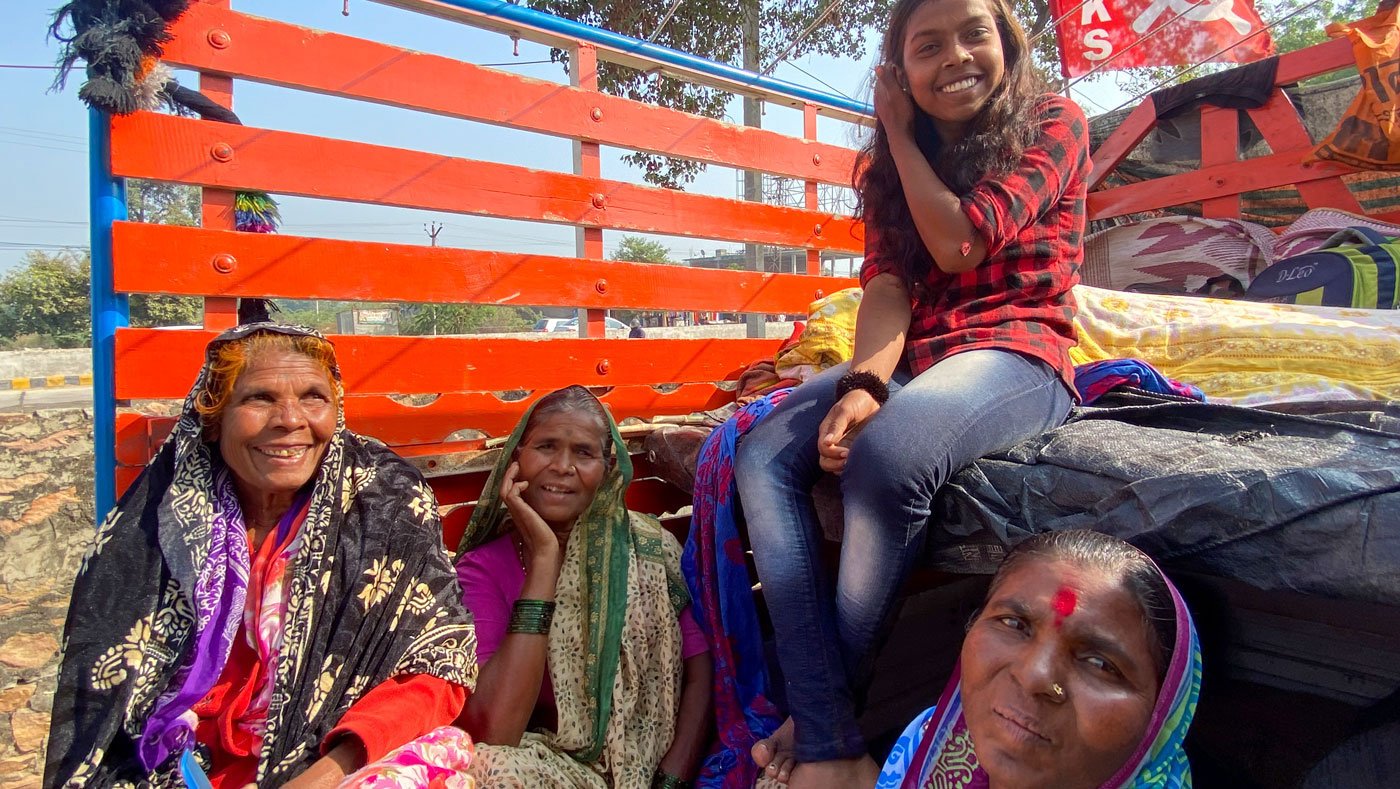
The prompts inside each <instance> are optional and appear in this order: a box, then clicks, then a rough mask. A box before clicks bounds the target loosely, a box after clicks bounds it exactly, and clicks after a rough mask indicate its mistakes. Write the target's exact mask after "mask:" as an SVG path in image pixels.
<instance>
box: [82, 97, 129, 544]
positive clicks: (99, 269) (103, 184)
mask: <svg viewBox="0 0 1400 789" xmlns="http://www.w3.org/2000/svg"><path fill="white" fill-rule="evenodd" d="M111 145H112V136H111V129H110V128H109V127H108V125H107V115H106V113H103V112H101V111H99V110H94V109H89V110H88V219H89V225H90V228H91V233H92V240H91V249H92V270H91V282H92V284H91V288H92V290H91V294H90V296H89V300H90V303H91V309H92V406H93V413H92V443H93V450H94V455H95V456H96V458H97V462H96V469H95V471H96V474H97V476H96V480H95V488H96V491H95V493H94V498H95V503H96V505H97V522H98V523H101V522H102V519H103V518H105V517H106V516H107V511H108V510H110V509H111V508H112V505H114V504H115V503H116V489H117V481H116V476H117V399H116V384H117V381H116V372H117V357H116V350H117V349H116V335H117V328H118V327H122V326H126V325H127V324H128V322H129V320H130V312H129V310H128V308H127V299H126V296H125V295H121V294H118V293H116V292H115V291H114V290H113V289H112V288H113V286H112V223H113V222H116V221H120V220H123V219H126V180H125V179H123V178H114V177H112V150H111Z"/></svg>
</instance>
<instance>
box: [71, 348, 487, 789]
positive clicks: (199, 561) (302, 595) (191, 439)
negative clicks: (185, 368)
mask: <svg viewBox="0 0 1400 789" xmlns="http://www.w3.org/2000/svg"><path fill="white" fill-rule="evenodd" d="M257 332H274V333H279V334H287V335H293V336H318V337H319V335H317V334H316V333H315V332H313V331H312V330H310V329H303V328H299V327H291V326H282V325H278V324H269V323H260V324H250V325H246V326H241V327H239V328H236V329H232V330H230V331H228V332H225V333H224V334H222V335H220V336H219V337H218V338H216V339H215V340H214V341H213V342H212V343H210V345H209V348H208V350H207V360H206V364H205V368H204V369H203V370H202V371H201V372H200V375H199V378H198V379H197V380H196V382H195V385H194V387H193V388H192V389H191V392H190V395H189V397H188V398H186V400H185V406H184V410H183V411H182V413H181V415H180V418H179V420H178V421H177V423H176V425H175V428H174V430H173V431H172V433H171V435H170V437H169V438H168V439H167V440H166V442H165V444H164V445H163V446H162V447H161V449H160V451H159V453H157V455H156V457H155V459H154V460H152V461H151V463H150V464H149V465H148V466H147V467H146V469H145V471H143V472H142V474H141V476H140V478H138V479H137V481H136V483H135V484H134V485H133V486H132V487H131V489H130V490H128V491H127V492H126V493H125V495H123V496H122V498H121V500H120V501H119V502H117V506H116V507H115V508H114V509H113V510H112V512H111V513H110V514H109V515H108V516H107V518H106V519H105V520H104V522H103V524H102V526H101V527H99V529H98V530H97V533H96V535H95V536H94V538H93V543H92V545H91V547H90V548H89V550H88V553H87V555H86V556H85V557H84V559H83V563H82V567H81V568H80V570H79V572H78V577H77V580H76V581H75V583H74V586H73V597H72V603H71V605H70V607H69V610H68V621H67V624H66V626H65V628H64V651H63V663H62V666H61V668H60V671H59V680H58V689H57V692H56V694H55V696H54V710H53V724H52V728H51V730H50V734H49V746H48V764H47V766H46V769H45V774H44V785H45V786H46V787H58V786H69V787H83V786H94V787H107V786H112V785H114V784H118V783H133V784H139V785H149V786H181V785H183V781H182V779H181V777H180V773H179V762H180V761H181V758H182V757H183V756H184V755H185V754H188V753H191V752H192V751H193V752H194V753H195V754H196V755H198V754H200V753H201V750H202V749H201V746H200V744H199V743H198V742H197V740H196V738H195V737H193V736H192V734H191V728H192V727H191V720H192V716H191V715H190V709H191V706H192V705H194V704H196V703H198V702H199V701H200V699H201V698H203V696H204V695H205V692H206V691H207V690H208V686H211V685H212V683H213V682H214V681H215V680H216V679H217V678H218V677H219V676H220V675H221V673H222V672H223V669H224V666H225V665H226V663H227V661H228V657H229V652H230V650H231V649H232V644H233V641H234V639H235V638H236V636H237V633H238V631H239V628H240V627H241V626H242V625H243V619H242V618H243V616H244V611H245V605H246V601H247V598H248V595H249V594H253V595H254V600H255V601H256V602H257V606H256V607H257V608H258V613H257V616H258V622H257V632H256V633H255V634H254V638H255V640H256V641H257V642H258V644H257V648H258V650H259V652H260V656H265V657H267V658H268V659H269V660H270V661H271V663H272V664H273V665H265V668H266V669H267V670H268V674H267V676H268V682H267V685H266V687H265V688H264V690H265V692H266V697H265V698H259V699H258V700H256V701H255V704H254V707H255V708H257V712H258V714H257V716H256V720H252V721H250V725H251V726H253V727H254V729H255V730H256V733H257V734H258V736H259V737H260V743H258V748H257V753H258V767H257V776H256V781H257V783H258V784H260V785H267V786H275V785H279V784H282V783H285V782H286V781H287V780H288V779H290V778H291V777H293V776H295V775H297V774H298V773H300V772H301V771H303V770H305V769H306V768H307V767H308V766H310V765H311V763H312V762H314V761H315V760H316V759H317V758H319V756H320V745H321V742H322V740H323V739H324V738H325V737H326V735H328V734H329V733H330V732H331V730H332V729H333V728H334V727H335V725H336V723H337V722H338V721H339V720H340V718H341V716H342V715H344V714H345V712H346V710H348V709H349V708H350V706H351V705H352V704H353V703H354V702H355V701H356V700H357V699H359V698H360V697H361V696H363V695H364V694H365V692H366V691H368V690H369V689H371V688H374V687H375V686H377V685H379V684H380V683H382V682H384V681H385V680H387V679H388V678H390V677H392V676H396V675H400V674H428V675H432V676H436V677H439V678H441V679H444V680H447V681H448V682H453V683H456V684H458V685H462V686H464V687H467V688H471V687H473V686H474V685H475V681H476V648H475V644H476V632H475V629H474V628H473V626H472V622H471V617H470V615H469V614H467V612H466V611H465V610H464V609H463V607H462V601H461V599H460V593H459V592H458V588H457V583H456V575H455V573H454V572H453V571H452V568H451V566H450V565H449V564H448V562H447V557H446V556H445V555H444V553H443V551H442V542H441V541H442V528H441V523H440V521H439V519H438V512H437V502H436V500H435V499H434V497H433V494H432V490H431V489H430V488H429V487H428V485H427V483H426V482H425V481H424V480H423V478H422V476H421V475H420V474H419V473H418V472H417V470H415V469H414V468H413V467H412V466H410V465H408V464H407V463H406V462H404V461H403V460H402V459H401V458H399V457H398V456H397V455H395V454H394V453H393V452H392V451H390V450H389V449H388V448H387V447H385V446H384V445H383V444H380V443H379V442H377V441H374V440H372V439H367V438H362V437H360V436H358V435H356V434H354V433H352V432H350V431H349V430H347V429H346V428H345V422H344V414H343V412H342V413H340V414H338V415H337V424H336V427H337V430H336V433H335V435H334V437H333V438H332V439H331V442H330V445H329V446H328V447H327V449H326V454H325V457H323V458H322V460H321V464H320V466H319V467H318V468H317V470H316V473H315V475H314V476H313V477H312V479H311V481H310V482H309V483H308V486H307V488H306V489H305V491H304V493H305V495H306V496H307V500H306V504H305V514H304V515H300V518H301V522H300V525H299V526H298V527H297V528H296V534H295V537H294V538H293V539H292V541H291V543H289V544H288V545H286V546H282V547H284V548H287V549H290V550H284V551H282V552H279V553H278V554H277V556H276V557H272V561H273V563H274V564H275V563H276V562H279V561H281V562H285V564H284V572H283V573H281V574H280V578H281V581H280V583H285V592H278V593H277V598H278V599H276V600H270V599H268V597H267V596H266V595H267V594H269V592H271V591H273V590H272V589H271V587H272V586H274V584H271V583H266V584H261V583H255V584H253V585H252V586H251V587H250V585H249V578H250V575H251V574H253V567H252V558H251V557H250V556H249V552H248V550H247V537H246V530H245V527H244V525H243V522H242V516H241V514H239V508H238V504H237V498H236V496H234V495H233V493H232V487H231V486H230V485H229V484H228V481H227V477H228V475H227V474H226V473H225V471H224V465H223V461H222V459H221V458H220V455H219V450H218V445H217V444H214V443H210V442H206V441H205V440H204V426H203V420H202V417H201V416H200V414H199V413H198V411H197V410H196V409H195V406H194V403H195V397H196V396H197V395H198V393H199V392H200V391H201V390H202V389H203V388H204V382H205V381H206V380H207V378H208V376H209V375H210V372H209V363H208V362H209V361H210V360H212V359H213V358H214V357H215V354H216V353H217V351H218V348H219V346H220V345H221V344H223V343H228V342H234V341H238V340H241V339H243V338H246V337H248V336H250V335H252V334H254V333H257ZM332 374H333V378H334V380H335V383H336V387H337V389H338V388H339V381H340V374H339V371H338V370H333V371H332ZM279 531H280V528H279ZM288 533H290V532H288ZM283 536H285V535H283ZM240 546H241V548H240ZM269 569H272V571H273V572H274V574H278V573H276V569H275V568H268V567H262V566H260V567H259V568H258V572H259V573H263V572H266V571H267V570H269ZM273 630H276V631H280V632H277V633H275V634H274V633H273V632H272V631H273ZM203 767H205V768H206V769H207V767H208V764H205V765H203Z"/></svg>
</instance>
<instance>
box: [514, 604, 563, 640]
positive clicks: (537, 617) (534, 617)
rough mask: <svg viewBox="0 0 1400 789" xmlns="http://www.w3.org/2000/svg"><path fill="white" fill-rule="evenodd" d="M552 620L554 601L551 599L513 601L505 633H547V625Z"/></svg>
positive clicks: (536, 634) (537, 634) (533, 634)
mask: <svg viewBox="0 0 1400 789" xmlns="http://www.w3.org/2000/svg"><path fill="white" fill-rule="evenodd" d="M553 622H554V602H553V601H552V600H526V599H520V600H516V601H515V605H513V606H511V609H510V624H509V625H507V626H506V632H507V633H524V634H526V635H532V636H547V635H549V626H550V624H552V623H553Z"/></svg>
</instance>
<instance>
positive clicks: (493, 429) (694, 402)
mask: <svg viewBox="0 0 1400 789" xmlns="http://www.w3.org/2000/svg"><path fill="white" fill-rule="evenodd" d="M548 391H549V390H544V389H540V390H536V391H535V392H533V393H532V394H531V395H530V396H529V397H526V398H523V399H521V400H514V401H509V402H507V401H504V400H501V399H499V398H497V397H496V396H495V395H492V394H489V393H486V392H454V393H451V394H445V395H442V396H441V397H439V398H437V399H436V400H434V401H433V402H432V403H430V404H428V405H424V406H411V405H404V404H402V403H399V402H397V401H395V400H393V399H392V398H390V397H388V396H385V395H363V396H355V395H352V396H347V397H346V398H345V423H346V425H347V426H348V427H349V428H350V429H351V430H354V431H355V432H357V433H360V434H362V435H367V436H373V437H374V438H377V439H379V440H380V441H383V442H384V443H386V444H388V445H390V446H392V447H394V448H395V449H396V450H397V451H398V452H399V453H400V454H403V455H405V456H409V455H413V456H418V455H432V454H435V453H445V452H452V451H461V450H464V449H468V448H479V444H480V441H469V442H453V443H450V444H449V443H446V439H447V437H448V436H450V435H452V434H453V433H455V432H457V431H459V430H480V431H482V432H483V433H486V434H487V435H490V436H502V435H507V434H508V433H509V432H510V431H511V430H512V429H513V428H514V427H515V424H516V422H518V421H519V420H520V417H521V416H522V415H523V414H524V413H525V409H526V408H527V407H529V405H530V403H533V402H534V401H535V400H537V399H539V398H540V397H543V396H544V395H545V394H546V393H547V392H548ZM601 399H602V401H603V403H604V404H606V405H607V408H608V411H609V412H610V413H611V414H612V415H613V418H615V419H617V420H619V421H621V420H623V419H630V418H632V417H640V418H644V419H647V418H651V417H654V416H658V415H661V414H690V413H694V412H697V411H708V410H711V409H714V408H719V407H721V406H723V405H726V404H727V403H731V402H733V401H734V393H733V392H732V391H726V390H724V389H720V388H718V387H716V386H715V385H714V384H685V385H683V386H681V387H679V388H677V389H676V390H674V391H671V392H659V391H657V390H656V389H653V388H652V387H650V386H619V387H614V388H613V389H611V390H610V391H607V392H605V393H604V394H602V395H601ZM174 427H175V417H167V416H143V415H139V414H130V413H128V414H121V415H119V417H118V423H117V447H116V450H117V452H116V459H117V465H118V466H120V467H126V468H138V469H139V468H141V467H143V466H145V465H146V463H148V462H150V460H151V458H153V457H155V453H156V451H157V450H159V449H160V445H161V444H162V443H163V442H164V441H165V439H166V437H167V436H168V435H170V431H171V429H173V428H174Z"/></svg>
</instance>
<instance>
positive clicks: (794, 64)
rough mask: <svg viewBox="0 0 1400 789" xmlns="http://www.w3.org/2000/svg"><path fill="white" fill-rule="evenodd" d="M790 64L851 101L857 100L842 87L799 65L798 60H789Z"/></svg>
mask: <svg viewBox="0 0 1400 789" xmlns="http://www.w3.org/2000/svg"><path fill="white" fill-rule="evenodd" d="M788 65H789V66H792V67H793V68H795V69H797V70H798V71H800V72H802V73H803V74H806V75H807V76H809V77H811V78H812V79H814V80H816V81H817V82H820V83H821V84H823V85H825V86H826V87H827V89H828V90H832V91H835V92H836V93H839V94H840V95H842V96H845V97H846V98H848V99H850V100H851V101H855V100H856V99H855V97H854V96H851V95H850V94H848V93H846V92H845V91H844V90H841V89H840V88H838V87H836V86H835V85H833V84H831V83H830V82H827V81H826V80H824V79H822V78H821V77H818V76H817V75H816V74H813V73H812V72H810V71H808V70H807V69H805V68H802V67H801V66H799V65H797V63H796V61H792V60H789V61H788Z"/></svg>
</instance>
